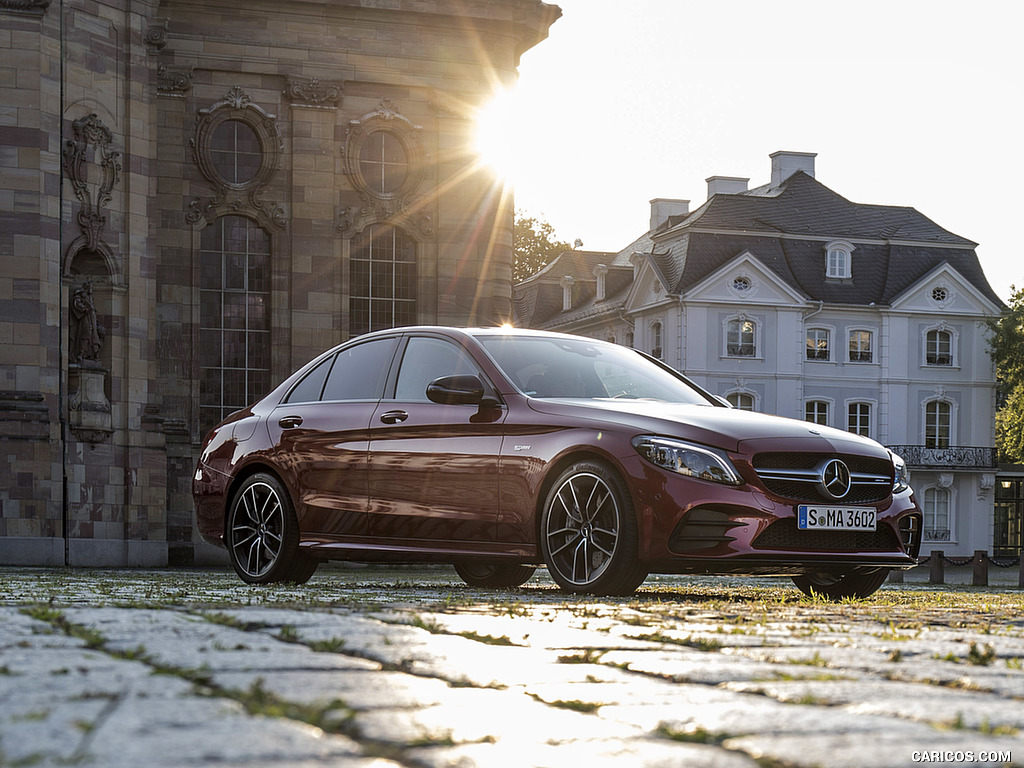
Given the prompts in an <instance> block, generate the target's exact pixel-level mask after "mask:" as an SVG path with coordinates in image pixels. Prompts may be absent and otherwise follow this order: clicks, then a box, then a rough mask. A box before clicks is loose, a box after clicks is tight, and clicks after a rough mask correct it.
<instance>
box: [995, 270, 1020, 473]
mask: <svg viewBox="0 0 1024 768" xmlns="http://www.w3.org/2000/svg"><path fill="white" fill-rule="evenodd" d="M1009 306H1010V308H1009V310H1008V311H1007V312H1005V313H1004V314H1003V315H1002V317H1000V318H998V319H996V320H992V321H991V322H990V323H989V327H990V328H991V330H992V337H991V338H990V339H989V345H990V349H989V352H990V354H991V355H992V359H993V360H994V361H995V364H996V374H997V375H996V386H997V388H998V409H997V411H996V448H998V449H999V458H1000V460H1001V461H1007V462H1010V463H1013V464H1024V288H1021V289H1018V288H1016V287H1015V286H1010V305H1009Z"/></svg>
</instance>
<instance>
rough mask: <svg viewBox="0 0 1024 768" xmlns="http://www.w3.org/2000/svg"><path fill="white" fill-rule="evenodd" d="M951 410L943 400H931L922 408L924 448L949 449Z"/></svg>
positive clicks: (951, 421) (951, 422)
mask: <svg viewBox="0 0 1024 768" xmlns="http://www.w3.org/2000/svg"><path fill="white" fill-rule="evenodd" d="M952 424H953V409H952V407H951V406H950V404H949V403H947V402H945V401H943V400H931V401H930V402H928V403H927V404H926V405H925V408H924V447H925V448H949V446H950V437H951V432H952Z"/></svg>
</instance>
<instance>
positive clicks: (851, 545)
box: [751, 517, 901, 552]
mask: <svg viewBox="0 0 1024 768" xmlns="http://www.w3.org/2000/svg"><path fill="white" fill-rule="evenodd" d="M751 546H752V547H753V548H754V549H783V550H785V549H799V550H810V551H813V552H899V551H900V549H901V547H900V541H899V539H898V538H897V537H896V533H895V532H894V531H893V530H892V528H891V527H889V526H888V525H884V524H882V525H879V527H878V530H875V531H801V530H799V529H798V528H797V527H796V519H794V518H792V517H786V518H783V519H781V520H776V521H775V522H774V523H772V524H771V525H769V526H768V527H767V528H765V529H764V530H763V531H762V532H761V533H760V534H758V536H757V537H756V538H755V539H754V541H753V542H751Z"/></svg>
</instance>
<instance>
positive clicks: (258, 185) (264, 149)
mask: <svg viewBox="0 0 1024 768" xmlns="http://www.w3.org/2000/svg"><path fill="white" fill-rule="evenodd" d="M232 136H233V137H234V138H231V137H232ZM239 136H241V137H242V141H241V143H239V141H238V137H239ZM225 137H228V138H229V139H230V140H228V141H226V142H225ZM189 144H190V146H191V148H192V152H193V156H194V157H195V161H196V165H197V166H198V168H199V172H200V173H201V174H202V175H203V178H204V179H206V181H207V182H209V184H210V186H211V187H212V188H213V195H212V197H209V198H199V197H197V198H194V199H193V200H192V201H191V202H190V203H189V206H188V211H187V212H186V213H185V220H186V221H188V222H189V223H192V224H195V223H198V222H199V221H202V220H204V219H205V220H206V221H210V222H212V221H213V220H214V219H216V218H217V217H218V216H221V215H223V214H225V213H240V214H248V215H251V216H253V217H254V218H256V219H257V220H258V221H260V222H261V223H264V224H267V225H270V226H274V227H278V228H281V229H283V228H286V227H287V225H288V217H287V214H286V212H285V210H284V208H283V207H282V206H281V205H279V204H278V203H276V202H274V201H267V200H264V199H263V195H264V194H265V187H266V186H267V185H268V184H269V183H270V182H271V181H272V179H273V177H274V175H275V174H276V172H277V170H278V168H280V165H281V158H282V155H283V153H284V142H283V141H282V139H281V135H280V133H279V132H278V130H277V122H276V117H275V116H274V115H272V114H270V113H268V112H267V111H266V110H264V109H263V108H262V107H260V106H259V105H257V104H255V103H254V102H253V101H252V99H251V98H250V97H249V95H248V94H246V93H245V92H244V91H243V90H242V89H241V88H239V87H238V86H235V87H234V88H232V89H231V90H230V91H229V92H228V93H227V95H226V96H225V97H224V99H222V100H221V101H219V102H217V103H215V104H213V105H211V106H210V107H208V108H206V109H201V110H199V114H198V115H197V116H196V126H195V135H194V136H193V138H192V140H191V141H190V142H189ZM240 146H243V149H242V150H241V152H242V153H243V154H244V155H245V158H248V159H249V160H252V159H253V158H255V162H254V163H253V164H250V165H247V166H246V171H245V172H244V173H235V174H234V175H231V171H232V168H233V167H234V166H232V164H231V162H227V164H225V159H228V160H230V159H231V158H232V157H235V159H237V154H236V155H233V154H232V153H238V152H239V147H240Z"/></svg>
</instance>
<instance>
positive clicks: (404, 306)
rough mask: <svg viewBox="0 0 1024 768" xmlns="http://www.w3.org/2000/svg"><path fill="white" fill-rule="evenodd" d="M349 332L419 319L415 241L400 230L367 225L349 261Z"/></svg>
mask: <svg viewBox="0 0 1024 768" xmlns="http://www.w3.org/2000/svg"><path fill="white" fill-rule="evenodd" d="M349 274H350V277H351V283H350V288H349V332H350V334H351V335H352V336H357V335H359V334H361V333H367V332H368V331H376V330H380V329H382V328H395V327H397V326H401V325H412V324H414V323H415V322H416V244H415V243H414V242H413V240H412V239H411V238H409V237H408V236H407V235H406V234H405V233H404V232H402V231H401V230H400V229H396V228H394V227H381V226H371V227H367V228H366V229H365V230H364V231H363V233H362V235H361V238H360V240H359V242H358V245H354V246H353V251H352V257H351V259H350V260H349Z"/></svg>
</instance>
